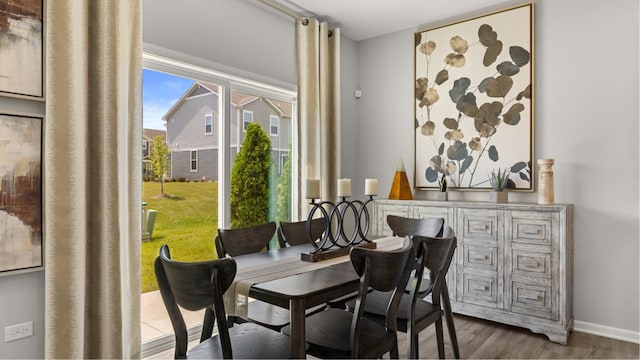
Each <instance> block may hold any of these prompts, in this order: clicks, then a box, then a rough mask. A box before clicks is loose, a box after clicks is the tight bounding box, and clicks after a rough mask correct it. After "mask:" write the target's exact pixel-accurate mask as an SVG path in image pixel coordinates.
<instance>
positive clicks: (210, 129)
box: [204, 112, 213, 135]
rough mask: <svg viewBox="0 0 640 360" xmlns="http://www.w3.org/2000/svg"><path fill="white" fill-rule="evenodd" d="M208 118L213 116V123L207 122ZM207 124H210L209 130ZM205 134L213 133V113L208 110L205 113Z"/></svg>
mask: <svg viewBox="0 0 640 360" xmlns="http://www.w3.org/2000/svg"><path fill="white" fill-rule="evenodd" d="M207 118H211V123H209V124H207ZM207 126H209V127H210V128H209V131H207ZM204 134H205V135H213V113H212V112H208V113H205V114H204Z"/></svg>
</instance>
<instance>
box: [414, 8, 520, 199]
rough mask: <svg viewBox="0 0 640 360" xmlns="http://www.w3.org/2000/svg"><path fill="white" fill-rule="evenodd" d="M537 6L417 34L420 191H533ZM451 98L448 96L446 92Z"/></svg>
mask: <svg viewBox="0 0 640 360" xmlns="http://www.w3.org/2000/svg"><path fill="white" fill-rule="evenodd" d="M531 13H532V5H531V4H528V5H523V6H519V7H515V8H512V9H509V10H505V11H501V12H497V13H493V14H488V15H485V16H481V17H477V18H474V19H471V20H468V21H464V22H460V23H456V24H452V25H448V26H443V27H439V28H435V29H431V30H426V31H422V32H417V33H416V34H415V44H416V48H415V128H416V131H415V136H416V138H415V152H416V161H415V164H416V171H415V172H414V174H415V179H414V180H415V186H416V188H419V189H420V188H434V189H437V188H438V185H439V184H438V181H439V180H441V178H442V176H445V177H446V180H447V184H448V187H449V189H451V190H454V189H455V188H469V189H488V188H490V184H489V177H488V174H489V173H490V171H491V169H495V168H496V167H499V168H503V169H509V171H510V172H511V173H512V176H511V177H510V178H509V179H510V183H509V184H508V186H511V187H512V188H513V189H527V190H529V189H532V188H533V184H532V179H531V167H530V164H531V159H532V153H531V149H532V146H531V141H532V135H531V134H532V112H531V106H532V105H531V100H532V96H533V94H532V89H533V87H532V81H533V79H532V73H533V71H532V67H533V64H532V59H533V56H532V52H531V49H532V44H531V38H532V36H531V31H532V30H531V26H532V24H531V16H532V15H531ZM447 95H448V96H447Z"/></svg>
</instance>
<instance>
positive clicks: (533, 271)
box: [511, 249, 551, 279]
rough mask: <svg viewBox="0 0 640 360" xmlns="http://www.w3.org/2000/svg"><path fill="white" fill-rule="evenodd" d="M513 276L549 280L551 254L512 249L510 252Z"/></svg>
mask: <svg viewBox="0 0 640 360" xmlns="http://www.w3.org/2000/svg"><path fill="white" fill-rule="evenodd" d="M511 262H512V263H511V267H512V268H511V271H512V274H513V275H519V276H533V277H540V278H545V279H551V254H549V253H539V252H532V251H524V250H517V249H513V250H512V251H511Z"/></svg>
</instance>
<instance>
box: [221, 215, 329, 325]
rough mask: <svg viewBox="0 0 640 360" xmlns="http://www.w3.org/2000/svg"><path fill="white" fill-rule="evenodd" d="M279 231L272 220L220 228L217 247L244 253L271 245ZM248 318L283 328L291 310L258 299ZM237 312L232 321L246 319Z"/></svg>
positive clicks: (253, 304) (225, 250)
mask: <svg viewBox="0 0 640 360" xmlns="http://www.w3.org/2000/svg"><path fill="white" fill-rule="evenodd" d="M275 232H276V223H275V222H269V223H265V224H259V225H254V226H247V227H243V228H237V229H218V236H217V237H216V240H215V244H216V251H217V252H218V256H219V257H220V256H222V255H220V254H224V255H229V256H232V257H233V256H241V255H246V254H253V253H257V252H261V251H263V250H265V249H267V247H268V244H269V241H271V239H272V238H273V236H274V235H275ZM323 308H324V306H316V307H313V308H310V309H308V310H307V314H312V313H314V312H316V311H318V310H322V309H323ZM247 319H248V320H249V321H251V322H254V323H256V324H259V325H262V326H265V327H268V328H270V329H273V330H276V331H280V330H281V329H282V327H283V326H285V325H287V324H289V321H290V315H289V310H287V309H285V308H281V307H279V306H275V305H272V304H268V303H266V302H264V301H258V300H254V301H251V302H250V303H249V306H248V308H247ZM243 322H245V320H243V319H242V318H240V317H237V316H229V321H228V323H229V325H230V326H233V324H239V323H243Z"/></svg>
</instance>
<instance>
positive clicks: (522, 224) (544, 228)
mask: <svg viewBox="0 0 640 360" xmlns="http://www.w3.org/2000/svg"><path fill="white" fill-rule="evenodd" d="M511 232H512V233H511V241H513V242H514V243H522V244H534V245H550V244H551V216H550V215H549V214H545V213H535V214H532V213H530V212H517V211H514V212H513V213H512V217H511Z"/></svg>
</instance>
